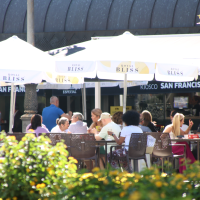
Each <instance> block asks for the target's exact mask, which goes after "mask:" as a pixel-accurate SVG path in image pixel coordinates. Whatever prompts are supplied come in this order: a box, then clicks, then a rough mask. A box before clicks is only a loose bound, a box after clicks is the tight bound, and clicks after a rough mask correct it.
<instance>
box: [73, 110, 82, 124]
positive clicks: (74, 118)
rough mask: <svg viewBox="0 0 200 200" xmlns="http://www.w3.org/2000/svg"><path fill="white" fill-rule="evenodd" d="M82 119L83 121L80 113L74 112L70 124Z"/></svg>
mask: <svg viewBox="0 0 200 200" xmlns="http://www.w3.org/2000/svg"><path fill="white" fill-rule="evenodd" d="M83 119H84V117H83V115H82V113H80V112H74V113H73V116H72V118H71V122H72V123H75V122H77V121H83Z"/></svg>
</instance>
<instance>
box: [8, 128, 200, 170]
mask: <svg viewBox="0 0 200 200" xmlns="http://www.w3.org/2000/svg"><path fill="white" fill-rule="evenodd" d="M25 135H26V133H7V136H15V137H16V140H18V141H21V139H22V138H23V137H24V136H25ZM40 135H42V133H41V134H39V136H40ZM43 135H46V136H47V137H49V138H50V140H51V145H52V146H55V145H56V144H57V143H58V142H61V141H63V142H64V144H65V145H66V146H67V150H68V152H69V155H70V156H72V157H74V158H75V159H77V160H78V164H77V167H78V169H81V168H85V167H86V166H85V163H84V161H86V160H89V161H94V162H93V164H92V162H90V166H89V170H90V171H91V170H92V169H91V168H92V166H94V167H95V166H98V167H99V160H100V159H99V158H100V157H101V156H100V152H99V147H100V146H104V147H105V152H106V153H105V162H104V167H108V162H107V152H108V149H107V145H108V144H111V145H112V146H111V147H110V155H111V156H110V160H109V162H112V159H117V160H118V165H119V168H121V167H122V166H121V165H120V160H123V159H126V160H127V161H128V160H129V159H130V160H133V161H134V162H133V163H132V166H133V167H134V171H140V170H141V169H142V168H144V167H148V168H149V167H150V166H151V165H152V164H153V160H154V158H157V159H159V160H160V161H161V166H160V167H161V169H162V171H163V170H164V168H163V167H164V160H165V159H167V160H168V161H171V162H172V163H173V167H175V162H174V161H175V159H177V158H184V159H186V148H185V145H184V144H181V146H184V153H183V154H182V155H175V154H173V153H172V145H180V144H172V141H178V140H182V141H183V140H184V141H188V142H191V141H192V142H196V143H197V147H198V148H197V152H198V151H199V141H200V139H198V138H197V139H170V137H169V134H168V133H162V132H151V133H150V132H149V133H142V134H141V133H132V134H131V138H130V143H129V153H128V154H127V156H126V158H121V157H120V156H117V157H116V156H113V155H112V152H113V150H115V149H120V148H122V146H125V145H116V142H115V141H111V140H109V141H106V140H101V141H96V140H95V137H94V134H88V133H86V134H63V133H46V134H43ZM149 135H150V136H152V137H153V138H155V144H154V145H153V146H152V147H147V137H148V136H149ZM138 160H144V161H145V162H144V163H142V166H140V165H141V164H139V165H138ZM198 160H199V154H198ZM154 164H155V163H154ZM138 166H139V167H138ZM121 169H122V168H121ZM128 170H129V172H132V170H131V169H130V168H128Z"/></svg>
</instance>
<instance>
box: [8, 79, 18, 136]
mask: <svg viewBox="0 0 200 200" xmlns="http://www.w3.org/2000/svg"><path fill="white" fill-rule="evenodd" d="M15 99H16V90H15V86H14V83H11V96H10V119H9V133H12V128H13V123H14V111H15Z"/></svg>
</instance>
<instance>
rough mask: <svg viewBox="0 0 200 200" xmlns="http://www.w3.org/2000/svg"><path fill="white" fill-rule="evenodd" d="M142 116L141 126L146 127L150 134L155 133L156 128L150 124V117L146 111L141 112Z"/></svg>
mask: <svg viewBox="0 0 200 200" xmlns="http://www.w3.org/2000/svg"><path fill="white" fill-rule="evenodd" d="M142 116H143V119H144V123H143V126H147V127H149V128H150V129H151V131H152V132H157V128H156V126H155V125H154V123H153V122H152V115H151V113H150V112H149V111H148V110H144V111H143V112H142Z"/></svg>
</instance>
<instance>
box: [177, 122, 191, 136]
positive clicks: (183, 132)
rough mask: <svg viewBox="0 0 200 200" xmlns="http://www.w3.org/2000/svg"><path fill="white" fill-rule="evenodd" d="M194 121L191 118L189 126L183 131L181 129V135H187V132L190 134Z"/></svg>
mask: <svg viewBox="0 0 200 200" xmlns="http://www.w3.org/2000/svg"><path fill="white" fill-rule="evenodd" d="M193 124H194V123H193V121H192V120H190V119H189V126H188V128H187V130H185V131H183V130H182V129H180V134H181V135H185V134H188V133H189V132H190V130H191V128H192V126H193Z"/></svg>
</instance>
